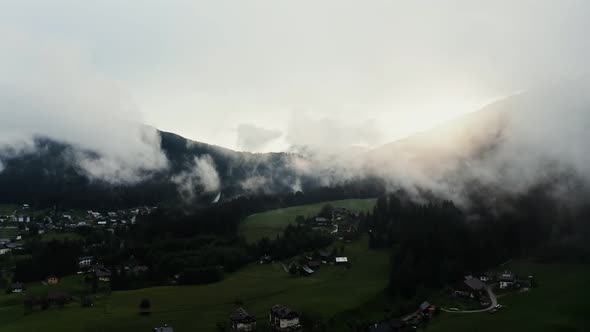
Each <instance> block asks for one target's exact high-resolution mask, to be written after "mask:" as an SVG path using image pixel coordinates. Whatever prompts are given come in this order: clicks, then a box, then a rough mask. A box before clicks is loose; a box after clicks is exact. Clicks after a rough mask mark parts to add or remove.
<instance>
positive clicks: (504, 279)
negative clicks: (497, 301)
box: [499, 271, 516, 289]
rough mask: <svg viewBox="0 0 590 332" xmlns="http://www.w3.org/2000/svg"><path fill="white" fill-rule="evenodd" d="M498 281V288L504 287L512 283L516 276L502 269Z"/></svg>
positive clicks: (510, 285)
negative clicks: (502, 271)
mask: <svg viewBox="0 0 590 332" xmlns="http://www.w3.org/2000/svg"><path fill="white" fill-rule="evenodd" d="M499 281H500V289H506V288H509V287H512V286H513V285H514V282H515V281H516V276H515V275H514V273H512V272H510V271H504V273H502V274H501V275H500V278H499Z"/></svg>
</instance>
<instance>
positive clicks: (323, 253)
mask: <svg viewBox="0 0 590 332" xmlns="http://www.w3.org/2000/svg"><path fill="white" fill-rule="evenodd" d="M319 254H320V259H321V260H322V261H323V262H327V261H329V260H330V257H332V254H331V253H330V252H328V251H327V250H320V252H319Z"/></svg>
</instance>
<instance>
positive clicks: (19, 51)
mask: <svg viewBox="0 0 590 332" xmlns="http://www.w3.org/2000/svg"><path fill="white" fill-rule="evenodd" d="M0 28H1V27H0ZM0 40H2V41H3V53H2V58H1V59H0V72H2V75H1V76H0V118H1V119H2V121H1V122H0V154H2V155H4V156H7V155H8V156H15V155H18V154H22V153H26V152H27V151H31V150H34V149H35V138H38V137H45V138H50V139H52V140H55V141H58V142H62V143H67V144H70V145H71V146H72V147H73V149H74V152H73V153H72V154H71V155H70V156H69V157H70V158H71V159H72V161H73V162H74V164H75V165H77V167H78V168H79V169H80V171H81V173H83V174H85V175H86V176H88V177H89V178H90V179H93V180H101V181H106V182H109V183H114V184H126V183H134V182H137V181H140V180H141V179H143V178H145V176H146V175H149V174H150V173H151V172H154V171H158V170H162V169H165V168H166V167H167V165H168V161H167V159H166V157H165V155H164V154H163V153H162V151H161V150H160V137H159V135H158V133H157V131H156V130H155V129H154V128H151V127H147V126H145V125H143V124H142V123H141V122H142V117H141V113H140V112H139V110H138V109H137V108H136V106H135V105H134V103H133V101H132V100H131V98H130V97H129V96H128V95H127V94H126V93H125V92H124V91H123V90H122V89H121V88H120V87H119V86H118V84H117V83H116V82H115V81H113V80H111V79H108V78H106V77H104V76H102V75H100V74H99V71H98V70H97V69H96V68H95V67H94V66H93V65H92V61H91V59H89V58H88V57H87V56H86V55H85V54H83V53H82V52H80V51H79V49H77V48H76V47H75V46H73V45H70V44H63V43H60V42H57V41H42V42H41V41H39V40H36V39H34V38H31V37H30V36H29V35H25V34H22V33H18V32H16V31H14V30H8V29H0Z"/></svg>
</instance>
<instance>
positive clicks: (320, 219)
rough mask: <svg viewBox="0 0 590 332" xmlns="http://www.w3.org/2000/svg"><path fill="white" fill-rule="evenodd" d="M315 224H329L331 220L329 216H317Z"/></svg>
mask: <svg viewBox="0 0 590 332" xmlns="http://www.w3.org/2000/svg"><path fill="white" fill-rule="evenodd" d="M314 221H315V224H316V225H318V226H326V225H328V224H330V221H329V220H328V218H324V217H316V218H315V219H314Z"/></svg>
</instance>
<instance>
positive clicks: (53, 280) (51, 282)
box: [47, 275, 59, 285]
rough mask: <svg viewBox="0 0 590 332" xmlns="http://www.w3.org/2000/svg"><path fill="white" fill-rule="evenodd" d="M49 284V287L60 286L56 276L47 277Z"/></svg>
mask: <svg viewBox="0 0 590 332" xmlns="http://www.w3.org/2000/svg"><path fill="white" fill-rule="evenodd" d="M47 284H48V285H57V284H59V278H58V277H56V276H54V275H50V276H49V277H47Z"/></svg>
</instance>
